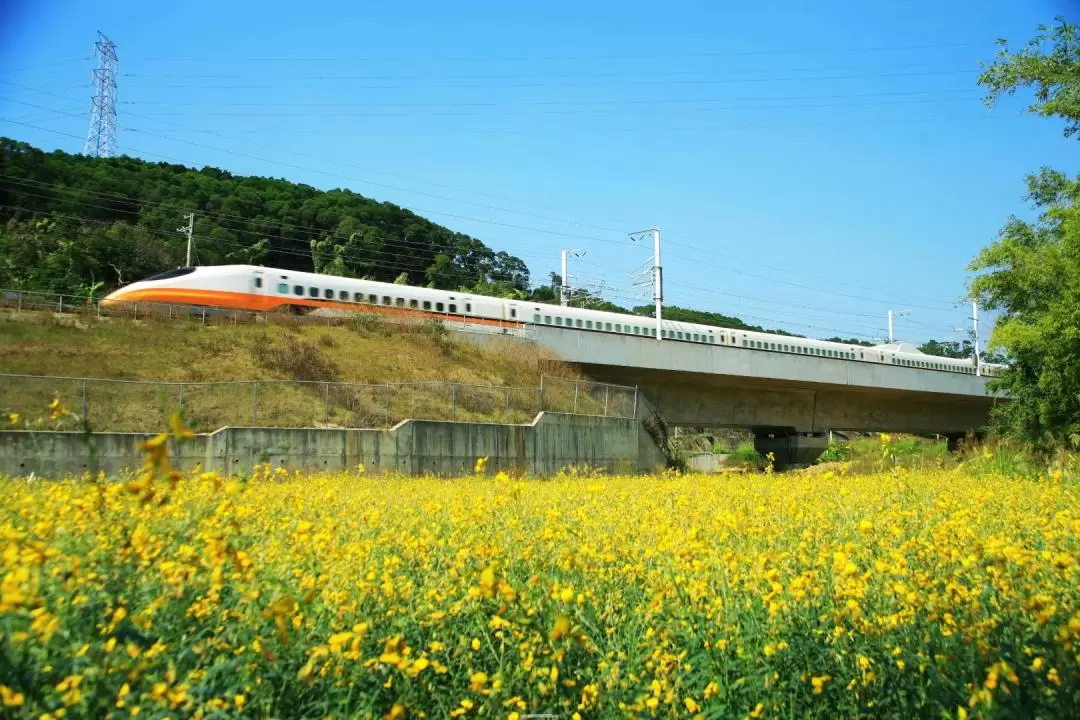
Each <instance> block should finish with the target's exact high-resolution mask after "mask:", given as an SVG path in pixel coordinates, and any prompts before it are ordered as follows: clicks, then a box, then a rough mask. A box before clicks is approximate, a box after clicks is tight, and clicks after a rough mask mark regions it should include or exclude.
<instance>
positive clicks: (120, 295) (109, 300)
mask: <svg viewBox="0 0 1080 720" xmlns="http://www.w3.org/2000/svg"><path fill="white" fill-rule="evenodd" d="M123 302H126V301H125V300H124V291H123V290H113V291H112V292H111V293H109V294H108V295H106V296H105V297H103V298H102V299H101V303H100V305H101V307H103V308H115V307H117V306H119V305H120V304H121V303H123Z"/></svg>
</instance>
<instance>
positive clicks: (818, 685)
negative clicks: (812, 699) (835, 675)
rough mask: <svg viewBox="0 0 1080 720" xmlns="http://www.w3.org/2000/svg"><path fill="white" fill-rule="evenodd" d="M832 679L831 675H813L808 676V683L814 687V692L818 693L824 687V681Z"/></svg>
mask: <svg viewBox="0 0 1080 720" xmlns="http://www.w3.org/2000/svg"><path fill="white" fill-rule="evenodd" d="M830 680H832V676H831V675H815V676H814V677H812V678H810V684H811V685H812V686H813V687H814V694H815V695H820V694H821V691H822V690H824V689H825V683H827V682H829V681H830Z"/></svg>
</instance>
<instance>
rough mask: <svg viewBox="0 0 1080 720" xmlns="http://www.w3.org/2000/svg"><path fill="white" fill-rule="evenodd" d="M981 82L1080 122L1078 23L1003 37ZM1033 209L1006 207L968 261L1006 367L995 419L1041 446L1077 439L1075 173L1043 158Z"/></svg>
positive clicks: (1072, 126) (994, 94) (1079, 335)
mask: <svg viewBox="0 0 1080 720" xmlns="http://www.w3.org/2000/svg"><path fill="white" fill-rule="evenodd" d="M980 82H981V83H982V84H983V85H985V86H986V87H987V89H988V90H989V94H988V96H987V99H988V102H991V103H992V102H994V101H996V100H997V99H998V98H999V97H1000V96H1001V95H1002V94H1005V93H1012V92H1014V91H1015V90H1017V89H1019V88H1032V89H1033V90H1034V95H1035V100H1036V102H1035V103H1034V104H1033V105H1032V106H1031V108H1030V109H1031V110H1032V111H1033V112H1036V113H1039V114H1040V115H1043V116H1057V117H1061V118H1063V119H1065V120H1066V122H1067V125H1066V128H1065V135H1066V136H1070V135H1073V134H1075V133H1076V132H1077V131H1078V130H1080V42H1078V36H1077V28H1076V26H1075V25H1070V24H1067V23H1065V22H1064V21H1063V20H1061V19H1059V20H1058V23H1057V25H1055V26H1053V27H1046V26H1040V28H1039V33H1038V35H1036V37H1035V39H1033V40H1032V41H1031V42H1030V43H1028V44H1027V45H1026V46H1025V47H1023V48H1021V49H1020V50H1018V51H1016V52H1009V48H1008V45H1007V44H1004V43H1003V44H1002V49H1001V52H1000V53H999V56H998V59H997V61H996V62H995V63H994V64H992V65H991V66H989V67H988V68H986V70H985V71H984V72H983V74H982V76H981V78H980ZM1026 199H1028V200H1030V201H1031V202H1032V203H1033V205H1034V206H1035V208H1036V209H1037V210H1038V211H1039V215H1038V218H1037V220H1035V221H1034V222H1028V221H1025V220H1022V219H1020V218H1017V217H1011V218H1009V219H1008V221H1007V222H1006V223H1005V226H1004V227H1003V228H1002V229H1001V231H1000V232H999V234H998V238H997V239H996V240H995V241H994V242H993V243H992V244H990V245H989V246H988V247H986V248H985V249H983V250H982V252H980V253H979V254H978V256H977V257H976V258H975V259H974V260H973V261H972V262H971V264H970V266H969V269H970V270H972V271H974V272H975V273H978V274H977V275H976V276H975V277H974V278H973V279H972V281H971V284H970V291H971V296H972V297H973V298H975V299H977V300H979V301H981V303H982V304H983V306H984V307H986V308H988V309H991V310H997V311H998V312H999V317H998V321H997V324H996V326H995V328H994V331H993V334H992V336H991V342H990V345H991V347H995V346H996V347H1000V348H1002V349H1003V350H1005V351H1006V352H1007V353H1008V356H1009V359H1010V365H1009V368H1008V369H1007V370H1006V371H1005V373H1004V374H1003V375H1002V377H1001V378H999V379H998V380H996V381H994V382H993V384H992V387H994V388H997V389H1000V390H1004V391H1005V392H1006V393H1007V394H1008V397H1009V402H1006V403H1003V404H1001V405H999V406H997V407H996V408H995V411H994V420H995V423H996V425H997V427H998V428H999V429H1000V430H1002V431H1003V432H1005V433H1007V434H1009V435H1012V436H1014V437H1019V438H1023V439H1024V440H1027V441H1030V442H1032V443H1034V444H1035V446H1036V447H1039V448H1042V449H1046V448H1049V447H1052V446H1055V445H1060V444H1063V443H1067V442H1071V443H1073V444H1080V177H1076V178H1071V177H1069V176H1067V175H1066V174H1065V173H1062V172H1060V171H1057V170H1053V169H1051V168H1045V167H1044V168H1042V169H1041V170H1039V171H1038V172H1036V173H1033V174H1031V175H1029V176H1028V178H1027V195H1026Z"/></svg>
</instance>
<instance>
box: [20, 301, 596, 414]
mask: <svg viewBox="0 0 1080 720" xmlns="http://www.w3.org/2000/svg"><path fill="white" fill-rule="evenodd" d="M499 340H500V341H496V342H490V343H485V344H483V345H476V344H473V343H471V342H468V341H467V340H464V339H462V338H461V337H460V336H459V335H458V334H456V333H453V332H445V331H440V330H438V329H437V328H432V327H430V326H426V325H423V324H417V325H410V324H398V323H384V322H363V321H360V322H347V323H343V324H341V325H333V326H330V327H327V326H325V325H313V324H304V323H298V322H288V321H285V322H280V323H279V322H277V319H276V318H275V322H273V323H269V324H266V323H260V324H246V325H245V324H238V325H231V324H228V323H225V324H221V325H213V324H211V325H205V326H204V325H202V324H199V323H187V322H177V321H173V322H170V321H167V320H161V321H155V320H149V321H143V320H140V321H139V322H134V321H131V320H127V319H119V318H105V319H95V318H93V317H92V316H90V317H83V318H79V320H78V322H77V323H73V322H71V319H70V318H67V317H65V318H59V319H58V318H56V317H54V316H53V315H51V314H48V313H37V314H35V313H22V314H20V315H18V316H17V317H15V316H12V315H0V348H2V350H0V373H20V374H30V375H56V376H69V377H82V376H89V377H94V378H109V379H124V380H159V381H170V382H184V383H195V382H211V381H236V380H291V381H308V382H312V381H316V382H321V383H324V382H328V381H329V382H333V381H338V382H344V383H362V384H386V383H409V382H429V381H445V382H453V383H463V384H472V385H492V386H499V387H512V388H536V387H537V386H538V385H539V383H540V376H541V374H547V375H549V376H551V375H554V376H558V377H566V378H577V377H580V375H579V373H578V371H577V370H576V368H574V367H572V366H569V365H566V364H565V363H561V362H559V361H557V360H555V359H553V358H552V357H551V355H550V354H548V353H547V352H546V351H544V350H543V349H542V348H539V347H537V346H535V345H533V344H531V343H525V342H521V341H514V340H511V339H509V338H506V339H502V338H500V339H499ZM0 385H3V386H4V387H3V388H2V389H0V409H6V410H18V411H20V412H24V413H26V412H27V411H32V409H33V408H34V407H36V406H38V405H39V404H41V402H48V399H49V398H50V397H51V396H52V395H53V394H55V393H61V394H63V395H64V397H63V399H64V400H65V402H67V403H68V404H69V405H70V406H71V407H72V408H73V409H74V410H76V411H78V410H79V406H80V394H81V390H80V387H79V384H78V383H73V382H67V383H64V382H59V381H30V382H27V381H5V382H2V383H0ZM97 387H98V390H97V391H96V397H94V395H95V393H91V395H92V396H91V403H90V405H91V412H90V413H89V415H90V417H91V420H92V421H93V424H94V426H95V427H97V428H99V429H130V430H136V429H144V428H141V427H138V428H136V427H134V425H135V424H139V423H145V422H148V421H149V422H153V421H155V420H156V419H158V418H160V417H164V415H165V413H167V412H168V411H169V410H171V409H175V406H176V405H177V404H178V397H177V391H176V390H175V389H172V388H166V389H164V390H162V391H158V392H154V391H153V390H152V389H148V388H146V387H145V386H123V385H109V386H104V385H99V386H97ZM326 392H327V391H326V388H325V386H316V385H302V384H300V383H299V382H298V383H296V384H288V385H273V386H266V387H263V388H262V389H261V390H259V391H257V395H258V397H257V402H258V414H257V416H256V421H257V423H258V424H272V425H299V426H311V425H315V424H322V423H324V422H326V423H327V424H331V425H335V424H336V425H344V426H352V427H356V426H363V425H368V426H370V425H375V424H383V423H385V421H386V419H387V415H388V412H387V409H386V408H387V399H386V392H385V391H381V390H380V391H376V390H373V389H367V390H364V389H360V390H350V389H345V388H342V389H340V390H339V389H338V388H332V392H331V395H330V402H329V406H330V412H329V413H326V412H325V411H324V410H325V406H326V404H327V403H326V402H325V397H326ZM457 392H458V393H460V395H459V396H457V397H455V398H447V397H446V393H447V391H446V390H445V389H423V388H416V389H410V390H400V389H395V390H394V396H393V398H392V402H391V403H390V410H389V414H390V415H392V416H393V419H400V418H401V417H434V418H443V417H446V414H445V413H446V408H447V407H448V406H449V404H450V402H451V401H453V402H454V403H455V407H456V417H457V418H458V419H468V420H477V421H498V422H502V421H507V420H509V421H513V422H521V421H523V420H526V419H528V417H530V416H531V412H530V411H529V410H528V408H530V407H533V408H534V407H535V400H531V395H530V394H529V393H527V392H526V393H510V394H509V395H507V394H506V393H503V392H502V391H498V392H495V393H488V394H489V395H491V397H487V396H485V395H484V394H483V392H482V391H469V390H461V389H459V390H458V391H457ZM106 393H107V394H108V397H107V398H106V397H103V396H104V395H105V394H106ZM380 393H381V394H380ZM39 396H40V397H39ZM251 397H252V391H251V388H250V385H236V386H216V387H202V388H196V387H185V398H184V409H185V413H186V414H187V415H188V416H190V418H191V420H192V421H193V422H195V423H196V424H197V425H198V426H199V427H200V428H202V429H207V428H211V427H215V426H220V425H222V424H234V425H236V424H242V423H243V422H245V421H246V420H247V419H250V410H249V408H250V406H251V404H252V402H251ZM507 400H509V402H507ZM508 407H509V410H508ZM155 427H156V426H155Z"/></svg>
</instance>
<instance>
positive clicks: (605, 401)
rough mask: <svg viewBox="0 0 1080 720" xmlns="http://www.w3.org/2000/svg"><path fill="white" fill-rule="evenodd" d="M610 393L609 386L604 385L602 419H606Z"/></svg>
mask: <svg viewBox="0 0 1080 720" xmlns="http://www.w3.org/2000/svg"><path fill="white" fill-rule="evenodd" d="M610 393H611V386H609V385H605V386H604V417H607V404H608V395H609V394H610Z"/></svg>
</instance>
